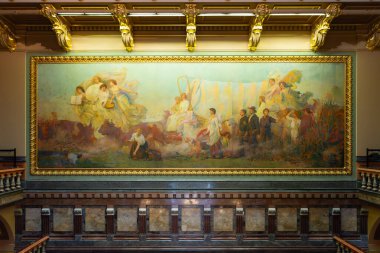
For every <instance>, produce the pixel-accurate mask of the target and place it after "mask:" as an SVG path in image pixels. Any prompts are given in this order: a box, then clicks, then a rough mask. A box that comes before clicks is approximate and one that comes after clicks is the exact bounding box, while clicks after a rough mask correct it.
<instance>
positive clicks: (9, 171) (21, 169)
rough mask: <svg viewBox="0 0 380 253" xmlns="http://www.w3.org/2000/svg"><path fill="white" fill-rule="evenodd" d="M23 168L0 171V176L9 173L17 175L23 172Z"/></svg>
mask: <svg viewBox="0 0 380 253" xmlns="http://www.w3.org/2000/svg"><path fill="white" fill-rule="evenodd" d="M24 171H25V168H12V169H5V170H3V169H2V170H0V175H2V174H9V173H17V172H24Z"/></svg>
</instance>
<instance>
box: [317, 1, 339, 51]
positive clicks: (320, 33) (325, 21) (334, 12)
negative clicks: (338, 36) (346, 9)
mask: <svg viewBox="0 0 380 253" xmlns="http://www.w3.org/2000/svg"><path fill="white" fill-rule="evenodd" d="M340 6H341V5H340V4H335V3H334V4H330V5H329V6H327V8H326V13H325V16H324V17H323V18H322V19H321V20H319V21H318V22H317V23H316V24H315V25H314V27H313V30H312V33H311V40H310V45H311V50H313V51H314V52H316V51H317V50H318V49H319V48H320V47H322V46H323V44H324V43H325V39H326V34H327V32H328V30H330V24H331V22H332V21H333V19H334V18H336V17H337V16H339V15H340V14H341V12H342V10H341V9H340Z"/></svg>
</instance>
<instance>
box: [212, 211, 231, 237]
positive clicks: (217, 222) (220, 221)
mask: <svg viewBox="0 0 380 253" xmlns="http://www.w3.org/2000/svg"><path fill="white" fill-rule="evenodd" d="M212 215H213V216H212V218H213V231H214V232H233V231H234V219H235V217H234V216H235V215H234V208H214V209H213V214H212Z"/></svg>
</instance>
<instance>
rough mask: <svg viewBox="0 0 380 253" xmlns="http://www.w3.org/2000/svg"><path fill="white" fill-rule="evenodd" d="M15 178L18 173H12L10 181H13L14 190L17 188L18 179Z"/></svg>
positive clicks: (12, 188) (12, 187)
mask: <svg viewBox="0 0 380 253" xmlns="http://www.w3.org/2000/svg"><path fill="white" fill-rule="evenodd" d="M15 178H16V174H13V173H12V174H11V175H10V181H11V182H10V183H11V190H12V191H13V190H16V180H15Z"/></svg>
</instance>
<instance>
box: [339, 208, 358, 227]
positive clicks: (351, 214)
mask: <svg viewBox="0 0 380 253" xmlns="http://www.w3.org/2000/svg"><path fill="white" fill-rule="evenodd" d="M340 215H341V216H340V224H341V229H342V231H352V232H353V231H358V210H357V209H356V208H341V209H340Z"/></svg>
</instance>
